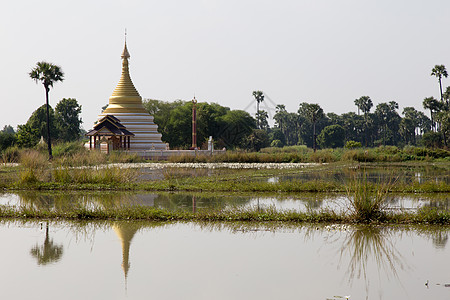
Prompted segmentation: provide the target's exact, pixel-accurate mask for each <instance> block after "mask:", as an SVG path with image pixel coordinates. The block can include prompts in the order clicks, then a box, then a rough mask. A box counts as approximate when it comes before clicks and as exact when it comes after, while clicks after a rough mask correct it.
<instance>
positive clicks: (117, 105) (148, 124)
mask: <svg viewBox="0 0 450 300" xmlns="http://www.w3.org/2000/svg"><path fill="white" fill-rule="evenodd" d="M121 57H122V75H121V77H120V80H119V83H118V84H117V87H116V89H115V90H114V92H113V94H112V95H111V97H109V104H108V106H107V107H106V109H105V110H104V111H103V112H102V113H101V114H100V115H99V120H100V119H102V118H103V117H105V116H106V115H113V116H114V117H116V118H117V119H119V121H120V123H121V124H122V125H124V126H125V127H126V129H127V130H128V131H130V132H132V133H133V134H134V136H133V137H131V141H130V151H134V152H136V151H145V150H165V149H166V144H165V143H163V142H162V141H161V136H162V135H161V134H160V133H159V132H158V125H156V124H155V122H154V121H153V116H151V115H150V114H149V113H148V112H147V110H145V108H144V107H143V105H142V97H141V96H140V95H139V93H138V91H137V90H136V88H135V87H134V85H133V82H132V81H131V77H130V73H129V69H128V59H129V58H130V53H129V52H128V49H127V42H126V41H125V47H124V49H123V52H122V56H121Z"/></svg>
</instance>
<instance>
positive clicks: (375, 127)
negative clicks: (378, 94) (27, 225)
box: [253, 65, 450, 149]
mask: <svg viewBox="0 0 450 300" xmlns="http://www.w3.org/2000/svg"><path fill="white" fill-rule="evenodd" d="M431 76H436V77H437V79H438V82H439V90H440V100H436V99H435V98H434V97H427V98H425V99H424V100H423V108H424V109H427V110H429V111H430V116H431V119H430V118H428V117H427V116H426V115H425V114H424V113H423V112H421V111H418V110H416V109H415V108H414V107H405V108H404V109H403V111H402V115H403V117H402V116H401V115H400V114H399V111H398V109H399V105H398V103H397V102H395V101H389V102H385V103H380V104H378V105H377V106H376V107H375V110H374V111H373V112H372V111H371V110H372V108H373V102H372V100H371V99H370V97H369V96H362V97H360V98H358V99H356V100H354V103H355V105H356V107H357V111H358V113H357V114H356V113H353V112H349V113H344V114H342V115H337V114H335V113H327V114H325V113H324V111H323V109H322V108H321V107H320V105H319V104H316V103H307V102H302V103H300V105H299V108H298V110H297V112H288V111H286V107H285V106H284V105H277V106H276V113H275V115H274V120H275V127H274V128H272V129H271V128H269V126H268V122H267V112H265V111H262V110H259V104H260V103H261V102H263V101H264V94H263V92H261V91H254V92H253V96H254V98H255V101H256V103H257V112H256V115H255V117H256V127H257V128H259V129H262V130H266V131H268V132H269V135H268V136H269V137H272V140H271V141H269V142H270V143H271V145H272V146H283V145H298V144H304V145H307V146H308V147H312V148H314V149H316V147H317V145H319V146H320V147H323V148H328V147H342V146H344V143H345V142H347V141H354V142H358V143H360V144H361V145H364V146H367V147H372V146H379V145H396V146H403V145H418V144H422V145H425V146H429V147H441V146H446V147H447V146H448V145H449V142H450V141H449V138H450V108H449V102H450V87H447V88H446V90H445V92H443V89H442V78H443V77H444V78H446V77H448V73H447V70H446V68H445V66H444V65H436V66H435V67H434V68H433V69H432V71H431ZM317 133H319V134H317Z"/></svg>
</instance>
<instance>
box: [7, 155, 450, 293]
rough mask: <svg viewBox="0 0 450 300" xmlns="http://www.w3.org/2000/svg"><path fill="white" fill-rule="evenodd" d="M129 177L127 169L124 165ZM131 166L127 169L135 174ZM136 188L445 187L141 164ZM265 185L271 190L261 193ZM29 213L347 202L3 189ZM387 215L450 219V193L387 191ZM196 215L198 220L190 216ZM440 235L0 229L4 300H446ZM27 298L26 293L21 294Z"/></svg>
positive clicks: (404, 171) (55, 224)
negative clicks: (199, 180) (183, 184)
mask: <svg viewBox="0 0 450 300" xmlns="http://www.w3.org/2000/svg"><path fill="white" fill-rule="evenodd" d="M130 167H131V166H130ZM135 167H136V166H134V167H133V168H135ZM137 168H138V170H139V174H140V176H139V180H142V181H150V182H155V181H161V180H173V181H174V182H176V181H177V180H178V179H183V178H188V177H205V178H208V177H216V178H220V179H224V180H225V181H227V180H230V181H235V182H239V181H244V180H245V181H250V182H251V183H252V184H253V182H269V183H277V182H283V181H292V182H294V184H297V183H300V182H305V181H316V180H317V181H325V182H330V181H331V182H339V183H341V184H346V183H347V182H348V181H350V180H352V179H354V178H355V177H359V178H360V177H361V176H365V177H364V178H366V179H367V181H369V182H374V183H384V182H390V181H392V180H394V181H396V182H401V183H404V184H409V183H419V184H421V183H426V182H437V183H443V184H449V183H450V179H449V177H450V172H449V170H448V166H447V165H444V166H442V165H441V166H439V167H438V166H434V165H433V164H429V165H420V166H405V165H401V166H395V165H391V166H383V165H380V164H377V165H359V164H358V165H342V166H336V165H313V166H308V167H305V166H301V167H296V168H288V167H286V166H282V167H281V166H278V167H275V166H274V167H273V168H258V167H257V166H253V168H242V169H235V168H231V167H229V168H225V167H219V168H215V167H205V166H196V167H192V166H191V167H179V168H174V167H169V168H153V167H148V165H146V166H143V165H141V166H138V167H137ZM267 185H270V186H271V187H272V186H273V185H272V184H267ZM0 205H2V206H8V207H13V208H30V209H34V210H40V209H42V210H47V211H52V210H59V209H62V210H63V209H64V208H80V207H81V208H87V209H102V208H104V209H108V208H120V207H130V206H146V207H155V208H160V209H165V210H170V211H188V212H193V213H194V214H195V213H196V212H199V211H201V210H208V211H211V210H212V211H214V210H217V211H220V210H233V209H237V208H252V209H254V208H257V209H258V211H259V209H261V210H263V209H267V208H274V209H276V210H295V211H301V212H310V211H326V210H333V211H335V212H337V213H344V214H345V213H346V212H347V211H348V209H349V202H348V196H347V195H346V194H345V193H331V192H330V193H325V192H322V193H300V192H297V193H286V192H283V193H278V192H266V193H250V192H245V193H244V192H243V193H237V192H233V191H232V190H230V191H229V192H195V193H192V192H143V191H134V192H131V191H128V192H119V191H108V190H101V191H37V190H31V191H18V190H16V191H9V192H3V193H0ZM386 205H387V206H386V208H385V209H386V210H389V211H394V212H404V211H407V212H409V211H416V210H417V209H419V208H423V207H432V208H437V209H442V210H447V211H448V210H449V209H450V195H449V193H444V192H435V193H417V194H413V193H409V194H408V193H388V194H387V197H386ZM197 215H198V214H197ZM449 234H450V227H448V226H431V225H428V226H409V227H407V226H363V225H358V226H356V225H337V224H311V225H305V224H303V225H300V224H296V225H286V224H285V225H280V223H276V224H275V223H268V222H259V223H251V222H247V223H238V222H229V223H219V222H209V223H199V222H190V223H182V222H178V223H158V222H139V221H133V222H131V221H130V222H124V221H120V222H119V221H116V222H114V221H108V222H106V221H97V222H81V221H80V222H70V221H55V220H52V221H49V220H46V219H41V220H34V221H26V220H7V219H3V220H0V238H1V240H2V242H3V245H7V246H4V247H0V255H1V256H2V257H3V260H2V261H3V264H2V268H1V269H0V280H1V281H0V282H1V287H2V291H1V295H2V298H5V299H29V298H36V299H44V298H45V299H147V298H150V299H151V298H156V299H322V300H326V299H330V300H341V299H450V277H449V271H448V270H449V269H450V260H449V259H448V258H449V257H450V250H449V246H448V238H449ZM24 286H25V287H27V288H23V287H24Z"/></svg>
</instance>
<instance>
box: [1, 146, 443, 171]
mask: <svg viewBox="0 0 450 300" xmlns="http://www.w3.org/2000/svg"><path fill="white" fill-rule="evenodd" d="M33 152H37V153H38V155H39V156H41V157H42V159H43V160H44V161H45V160H46V159H47V154H46V148H45V147H43V146H39V147H37V148H36V149H19V148H17V147H11V148H8V149H6V150H4V151H2V152H1V153H0V162H3V163H17V162H22V160H26V159H27V158H26V157H27V156H28V155H30V153H33ZM33 155H34V156H35V158H37V155H36V154H33ZM53 156H54V160H53V161H54V163H55V164H57V165H64V166H81V165H90V166H92V165H98V164H104V163H113V162H114V163H115V162H142V161H144V160H143V159H142V158H140V157H139V156H137V155H136V154H130V153H125V152H111V153H110V154H104V153H101V152H99V151H89V150H87V149H86V148H85V147H84V146H83V144H82V143H81V142H71V143H60V144H57V145H55V146H54V148H53ZM39 159H41V158H39ZM169 161H170V162H212V163H215V162H235V163H307V162H315V163H330V162H339V161H341V162H350V161H355V162H406V161H427V162H432V161H447V162H449V161H450V151H448V150H445V149H429V148H423V147H413V146H406V147H404V148H398V147H395V146H380V147H375V148H359V149H346V148H336V149H320V150H318V151H317V152H314V151H313V149H311V148H307V147H306V146H286V147H283V148H274V147H270V148H263V149H261V151H259V152H247V151H240V150H230V151H227V152H226V153H224V154H218V155H213V156H209V155H198V156H195V157H194V156H190V155H180V156H172V157H170V158H169Z"/></svg>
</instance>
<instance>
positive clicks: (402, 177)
mask: <svg viewBox="0 0 450 300" xmlns="http://www.w3.org/2000/svg"><path fill="white" fill-rule="evenodd" d="M332 167H333V168H332V169H329V168H326V167H324V168H318V169H310V170H298V171H291V172H290V174H283V173H281V172H280V174H279V175H276V174H271V176H270V177H274V176H275V177H276V178H277V179H278V181H299V180H300V181H314V180H319V181H331V182H336V183H346V182H348V181H349V180H353V179H354V178H355V177H356V178H362V177H363V176H364V174H365V176H366V179H367V181H368V182H370V183H386V182H389V181H393V179H395V180H396V182H398V183H403V184H410V183H412V182H415V181H419V182H420V183H424V182H427V181H432V182H445V183H450V177H449V176H448V173H449V170H447V169H445V168H444V167H442V168H439V167H430V166H425V165H423V166H422V165H420V166H408V165H404V164H398V165H396V164H395V163H389V164H386V165H383V164H380V163H377V164H357V165H353V166H351V167H349V166H344V167H336V166H332Z"/></svg>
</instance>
